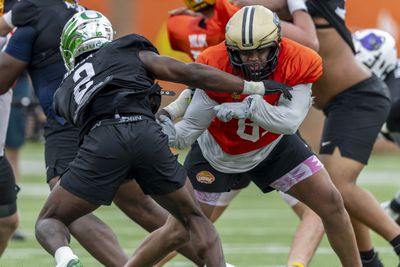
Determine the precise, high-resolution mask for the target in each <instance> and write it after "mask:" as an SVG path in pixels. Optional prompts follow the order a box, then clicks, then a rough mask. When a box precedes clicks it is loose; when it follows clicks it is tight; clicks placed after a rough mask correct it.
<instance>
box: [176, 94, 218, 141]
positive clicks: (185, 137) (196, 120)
mask: <svg viewBox="0 0 400 267" xmlns="http://www.w3.org/2000/svg"><path fill="white" fill-rule="evenodd" d="M217 104H218V103H217V102H215V101H214V100H212V99H210V98H209V97H208V96H207V94H206V93H205V92H204V91H202V90H196V92H195V93H194V95H193V99H192V101H191V103H190V105H189V107H188V109H187V110H186V113H185V116H184V117H183V120H181V121H180V122H178V123H177V124H175V129H176V142H175V144H173V145H174V146H175V147H177V148H180V149H183V148H185V147H188V146H190V145H191V144H193V143H194V142H195V141H196V140H197V138H198V137H199V136H200V135H201V134H202V133H203V132H204V131H205V130H206V129H207V128H208V126H209V125H210V123H211V121H212V120H213V118H214V112H213V107H214V106H216V105H217Z"/></svg>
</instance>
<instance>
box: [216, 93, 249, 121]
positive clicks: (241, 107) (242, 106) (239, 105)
mask: <svg viewBox="0 0 400 267" xmlns="http://www.w3.org/2000/svg"><path fill="white" fill-rule="evenodd" d="M253 103H254V99H253V98H252V97H251V96H249V97H246V98H245V99H244V100H243V102H234V103H223V104H221V105H217V106H215V107H214V113H215V115H216V116H217V118H218V119H219V120H220V121H223V122H228V121H230V120H231V119H233V118H235V119H247V118H249V116H250V108H251V106H252V105H253Z"/></svg>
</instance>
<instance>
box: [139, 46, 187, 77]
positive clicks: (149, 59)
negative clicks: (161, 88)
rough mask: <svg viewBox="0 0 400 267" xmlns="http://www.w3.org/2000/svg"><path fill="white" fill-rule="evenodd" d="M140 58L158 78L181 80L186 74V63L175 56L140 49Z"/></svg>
mask: <svg viewBox="0 0 400 267" xmlns="http://www.w3.org/2000/svg"><path fill="white" fill-rule="evenodd" d="M139 58H140V60H141V61H142V62H143V64H144V65H145V67H146V69H147V70H148V71H149V72H151V73H152V74H153V75H154V77H155V78H157V79H160V80H168V81H172V82H179V81H181V80H182V76H183V75H185V70H186V64H185V63H183V62H180V61H177V60H175V59H173V58H170V57H165V56H160V55H158V54H156V53H154V52H152V51H140V52H139Z"/></svg>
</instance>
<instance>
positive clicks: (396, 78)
mask: <svg viewBox="0 0 400 267" xmlns="http://www.w3.org/2000/svg"><path fill="white" fill-rule="evenodd" d="M353 39H354V45H355V49H356V58H357V60H359V61H360V62H361V63H363V64H364V65H365V66H367V67H368V68H369V69H371V71H372V72H373V73H374V74H375V75H376V76H378V77H379V78H380V79H381V80H383V81H384V82H385V83H386V85H387V86H388V87H389V90H390V95H391V100H392V105H391V109H390V113H389V116H388V119H387V120H386V123H385V125H384V126H383V127H382V129H381V133H382V135H383V136H384V137H385V138H386V139H387V140H389V141H391V142H393V143H395V144H396V145H397V146H400V59H398V58H397V49H396V41H395V39H394V38H393V36H391V35H390V34H389V33H387V32H385V31H382V30H379V29H364V30H359V31H356V32H355V33H354V34H353ZM371 44H378V45H376V46H375V47H374V46H371ZM381 206H382V207H383V209H384V210H385V211H386V213H387V214H388V215H389V216H390V217H391V218H392V219H394V220H395V221H396V222H397V223H400V220H399V218H400V194H399V193H397V194H396V197H394V198H393V199H392V200H390V201H386V202H384V203H382V204H381Z"/></svg>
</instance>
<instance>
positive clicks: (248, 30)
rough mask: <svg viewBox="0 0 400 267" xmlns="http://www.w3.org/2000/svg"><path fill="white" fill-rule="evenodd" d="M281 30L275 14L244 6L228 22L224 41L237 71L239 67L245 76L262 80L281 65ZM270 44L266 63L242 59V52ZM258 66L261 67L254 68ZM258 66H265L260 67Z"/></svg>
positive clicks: (259, 7) (261, 7) (264, 8)
mask: <svg viewBox="0 0 400 267" xmlns="http://www.w3.org/2000/svg"><path fill="white" fill-rule="evenodd" d="M280 41H281V29H280V24H279V18H278V16H277V15H276V13H274V12H272V11H271V10H269V9H268V8H266V7H263V6H259V5H254V6H246V7H243V8H241V9H240V10H239V11H238V12H236V14H235V15H233V16H232V17H231V19H230V20H229V21H228V24H227V25H226V30H225V44H226V46H227V49H228V54H229V61H230V63H231V65H232V67H233V68H234V70H235V69H236V70H237V69H239V70H240V71H241V72H242V73H243V75H244V77H245V79H248V80H253V81H259V80H262V79H265V78H267V77H268V76H269V75H270V74H271V73H272V72H273V71H274V70H275V68H276V66H277V64H278V54H279V44H280ZM267 47H270V48H271V50H270V52H269V54H268V57H267V60H266V62H251V63H245V62H242V60H241V59H240V56H239V52H240V51H252V50H260V49H263V48H267ZM255 65H258V67H254V66H255ZM259 66H262V67H261V68H260V67H259Z"/></svg>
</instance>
